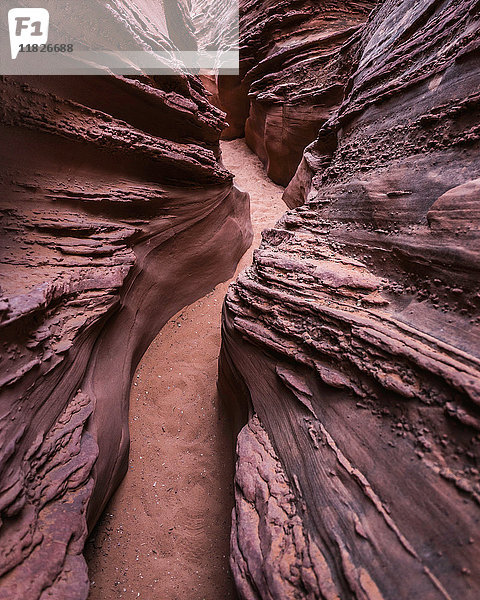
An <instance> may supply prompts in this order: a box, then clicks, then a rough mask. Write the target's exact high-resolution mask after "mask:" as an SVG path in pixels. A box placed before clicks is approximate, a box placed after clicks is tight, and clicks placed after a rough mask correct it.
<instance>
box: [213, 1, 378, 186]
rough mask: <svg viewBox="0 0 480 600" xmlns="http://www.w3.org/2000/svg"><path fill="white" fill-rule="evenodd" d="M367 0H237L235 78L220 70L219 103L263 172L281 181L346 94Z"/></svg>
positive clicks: (229, 132) (231, 133) (228, 133)
mask: <svg viewBox="0 0 480 600" xmlns="http://www.w3.org/2000/svg"><path fill="white" fill-rule="evenodd" d="M373 5H374V2H373V0H361V1H355V2H337V1H334V2H325V1H321V2H312V1H311V0H300V1H299V0H284V1H282V2H273V1H265V0H242V2H241V3H240V32H241V35H240V37H241V40H240V42H241V45H240V56H241V63H240V76H239V77H237V78H233V77H228V76H225V77H224V76H221V77H220V78H219V81H218V93H219V103H220V104H219V106H220V107H221V108H222V110H224V111H225V112H226V113H227V121H228V123H229V127H228V128H227V129H226V130H225V131H224V133H223V137H225V138H228V139H232V138H234V137H241V136H243V134H245V137H246V140H247V143H248V145H249V146H250V147H251V148H252V150H253V151H254V152H255V153H256V154H257V155H258V156H259V157H260V159H261V160H262V162H263V164H264V165H265V168H266V170H267V174H268V176H269V177H270V178H271V179H272V180H273V181H275V182H276V183H279V184H281V185H287V184H288V183H289V181H290V180H291V178H292V177H293V175H294V173H295V171H296V169H297V166H298V164H299V162H300V160H301V158H302V152H303V150H304V148H305V147H306V146H307V145H308V144H309V143H310V142H312V141H313V140H314V139H315V137H316V135H317V133H318V130H319V129H320V127H321V126H322V125H323V124H324V123H325V121H327V119H328V118H329V117H330V116H331V115H332V114H333V113H334V111H335V110H336V109H337V108H338V106H339V104H340V103H341V101H342V99H343V96H344V89H345V86H346V83H347V77H348V74H349V70H348V63H349V59H350V58H351V47H350V45H347V46H344V47H343V54H342V55H341V54H340V49H341V47H342V45H343V44H344V43H345V41H346V40H348V39H350V38H355V37H356V35H355V34H357V33H358V31H359V28H360V25H361V24H362V23H363V22H364V21H365V20H366V18H367V16H368V13H369V11H370V10H371V8H372V6H373Z"/></svg>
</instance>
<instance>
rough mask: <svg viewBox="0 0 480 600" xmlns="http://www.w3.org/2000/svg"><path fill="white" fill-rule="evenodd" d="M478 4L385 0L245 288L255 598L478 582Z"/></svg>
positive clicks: (433, 588)
mask: <svg viewBox="0 0 480 600" xmlns="http://www.w3.org/2000/svg"><path fill="white" fill-rule="evenodd" d="M479 17H480V13H479V4H478V2H475V1H473V0H462V1H461V2H454V1H453V0H451V1H447V2H442V3H438V2H432V1H427V0H426V1H422V2H413V1H412V0H402V1H401V2H396V1H393V0H387V1H386V2H384V3H382V4H381V5H379V7H378V9H377V10H376V11H375V12H374V13H373V15H372V17H371V18H370V20H369V21H368V23H367V25H366V27H365V29H364V30H363V32H362V34H361V36H360V37H359V38H358V40H357V41H356V43H355V46H354V47H353V48H352V52H354V56H355V57H356V59H355V62H354V63H353V64H352V65H351V67H349V68H352V72H353V73H354V75H353V78H352V79H351V81H350V82H349V84H348V87H347V90H348V94H347V96H346V98H345V101H344V102H343V104H342V105H341V107H340V108H339V109H338V111H337V112H336V113H335V114H334V115H333V116H332V118H331V119H330V120H329V121H328V122H327V123H326V124H325V125H324V127H323V128H322V129H321V131H320V133H319V135H318V137H317V139H316V141H315V142H313V143H312V144H311V145H310V146H309V148H308V149H307V150H306V152H305V155H304V159H303V162H302V165H301V166H300V168H299V170H298V172H297V174H296V176H295V178H294V180H293V181H292V183H291V184H290V186H289V188H288V189H287V192H286V199H287V201H288V203H289V205H290V206H292V207H294V206H297V207H298V208H296V209H294V210H290V211H288V212H287V213H286V214H285V216H284V217H283V218H282V219H281V220H280V222H279V223H278V224H277V225H276V226H275V228H273V229H271V230H267V231H266V232H264V236H263V243H262V245H261V247H260V249H259V250H257V251H256V253H255V257H254V262H253V264H252V266H251V267H250V268H248V269H247V270H246V271H245V272H244V273H243V274H242V275H240V277H239V278H238V280H237V281H236V283H235V284H234V285H233V286H232V287H231V288H230V292H229V294H228V296H227V299H226V303H225V310H224V336H223V346H222V352H221V357H220V375H219V388H220V391H221V393H222V396H223V398H224V399H225V401H226V403H227V404H229V405H230V406H231V408H232V414H233V415H234V417H235V420H236V426H237V429H241V427H242V426H244V427H243V429H241V432H240V434H239V437H238V445H237V453H238V458H237V476H236V508H235V511H234V519H233V528H232V556H231V563H232V569H233V571H234V574H235V578H236V581H237V586H238V589H239V592H240V596H241V598H243V599H248V600H251V599H260V598H261V599H267V598H268V599H273V598H274V599H275V600H281V599H283V598H312V599H313V598H342V599H347V598H362V599H374V598H375V599H380V598H385V599H389V600H399V599H405V600H407V599H408V600H410V599H411V598H422V599H426V598H429V599H430V598H442V599H445V598H449V599H456V598H465V599H469V600H475V599H476V598H478V597H479V595H480V583H479V582H480V567H479V564H480V563H479V556H480V554H479V550H478V547H479V544H480V538H479V531H478V520H479V518H480V508H479V502H480V476H479V461H480V418H479V403H480V327H479V324H480V310H479V309H480V289H479V280H480V278H479V275H480V273H479V265H480V237H479V213H478V206H479V203H480V196H479V185H478V179H479V176H480V152H479V150H480V147H479V146H480V126H479V101H480V97H479V89H480V70H479V66H478V65H479V63H478V52H479V40H480V35H479ZM246 422H247V424H246V425H245V423H246Z"/></svg>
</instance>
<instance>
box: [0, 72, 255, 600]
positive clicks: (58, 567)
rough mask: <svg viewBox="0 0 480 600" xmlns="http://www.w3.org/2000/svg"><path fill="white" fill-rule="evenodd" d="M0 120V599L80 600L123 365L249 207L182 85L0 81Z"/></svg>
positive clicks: (115, 453)
mask: <svg viewBox="0 0 480 600" xmlns="http://www.w3.org/2000/svg"><path fill="white" fill-rule="evenodd" d="M0 106H1V109H0V115H1V119H0V137H1V140H2V144H1V145H0V164H1V165H2V167H1V174H0V198H1V208H0V210H1V213H2V232H1V235H0V242H1V246H2V263H3V266H2V277H1V286H2V289H1V292H2V294H1V300H0V311H1V322H0V328H1V338H2V354H1V373H2V381H1V388H0V389H1V396H0V398H1V399H0V406H1V412H0V415H1V416H0V419H1V424H0V436H1V441H0V449H1V450H0V510H1V519H2V521H1V529H0V575H1V576H2V579H1V583H0V598H2V599H3V598H5V599H8V600H13V599H18V600H28V599H37V598H42V600H43V599H46V598H55V599H58V600H60V599H61V600H65V599H67V598H68V599H69V600H76V599H78V600H80V599H83V598H86V596H87V593H88V578H87V572H86V565H85V561H84V559H83V556H82V550H83V544H84V541H85V537H86V535H87V530H88V528H90V527H91V526H92V525H93V524H94V523H95V521H96V519H97V518H98V516H99V514H100V512H101V511H102V509H103V507H104V506H105V503H106V501H107V500H108V498H109V496H110V495H111V494H112V492H113V491H114V490H115V488H116V486H117V485H118V484H119V482H120V481H121V479H122V477H123V475H124V473H125V470H126V468H127V457H128V444H129V435H128V395H129V390H130V383H131V377H132V374H133V372H134V369H135V366H136V364H137V363H138V361H139V359H140V357H141V356H142V354H143V352H144V351H145V349H146V348H147V346H148V345H149V344H150V342H151V340H152V339H153V338H154V336H155V335H156V333H157V332H158V330H159V329H160V328H161V327H162V326H163V324H164V323H165V322H166V321H167V320H168V319H169V318H170V317H171V316H172V315H173V314H175V313H176V312H177V311H178V310H179V309H180V308H181V307H182V306H184V305H186V304H189V303H191V302H192V301H194V300H195V299H197V298H198V297H200V296H202V295H204V294H205V293H207V292H208V291H209V290H210V289H212V288H213V287H214V285H215V284H216V283H218V282H219V281H221V280H224V279H226V278H228V277H229V276H231V275H232V273H233V271H234V268H235V265H236V263H237V261H238V260H239V258H240V256H241V255H242V254H243V252H244V251H245V249H246V248H247V247H248V245H249V243H250V241H251V230H250V222H249V201H248V196H247V194H245V193H242V192H239V191H238V190H237V189H236V188H234V187H233V185H232V176H231V174H230V173H228V172H227V171H226V170H225V169H224V168H223V167H222V166H221V164H220V163H219V161H218V160H217V157H218V155H219V148H218V139H219V136H220V132H221V129H222V126H223V116H222V114H221V113H220V112H219V111H218V110H217V109H215V108H213V107H212V106H211V105H210V104H209V103H208V101H207V100H206V95H205V91H204V89H203V87H202V86H201V84H200V83H199V82H198V80H196V79H194V78H192V77H186V76H177V77H166V78H163V79H162V78H146V77H144V78H140V77H137V78H131V79H128V78H122V77H114V76H111V77H92V78H88V77H82V78H68V77H59V78H37V79H35V78H30V79H28V80H27V79H25V80H22V81H19V80H13V79H5V78H4V79H2V81H1V82H0ZM220 250H221V251H220Z"/></svg>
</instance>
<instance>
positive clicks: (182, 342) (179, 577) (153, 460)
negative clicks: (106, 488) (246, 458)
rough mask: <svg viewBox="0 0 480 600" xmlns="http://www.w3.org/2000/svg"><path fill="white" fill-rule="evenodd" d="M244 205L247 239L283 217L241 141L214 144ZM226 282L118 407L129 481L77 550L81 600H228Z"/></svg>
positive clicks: (187, 317) (177, 327)
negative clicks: (84, 598) (83, 571)
mask: <svg viewBox="0 0 480 600" xmlns="http://www.w3.org/2000/svg"><path fill="white" fill-rule="evenodd" d="M222 152H223V160H224V163H225V165H226V167H227V168H228V169H230V171H232V172H233V173H234V174H235V175H236V178H235V183H236V185H237V187H239V188H241V189H242V190H246V191H247V192H249V193H250V196H251V215H252V223H253V228H254V233H255V239H254V242H253V244H252V247H251V248H250V250H249V251H248V252H247V253H246V254H245V256H244V257H243V258H242V260H241V262H240V264H239V268H238V270H237V272H239V271H240V270H241V269H243V268H244V267H245V266H246V265H247V264H249V263H250V262H251V260H252V252H253V249H254V248H256V247H258V245H259V243H260V233H261V231H262V230H263V229H265V228H266V227H268V226H270V225H273V224H274V223H275V221H276V220H277V219H278V218H279V217H280V216H281V215H282V214H283V212H284V211H285V210H286V206H285V204H284V203H283V202H282V199H281V194H282V191H283V190H282V188H281V187H279V186H277V185H275V184H273V183H272V182H271V181H270V180H269V179H268V178H267V177H266V175H265V173H264V170H263V167H262V165H261V163H260V161H259V160H258V158H257V157H256V156H255V155H254V154H252V152H250V150H249V149H248V148H247V146H246V145H245V142H244V141H243V140H235V141H233V142H223V143H222ZM227 287H228V282H227V283H224V284H220V285H218V286H217V287H216V288H215V289H214V290H213V291H212V292H211V293H210V294H208V295H207V296H205V297H204V298H202V299H201V300H198V301H197V302H196V303H195V304H192V305H191V306H188V307H187V308H185V309H183V310H182V311H180V313H178V314H177V315H176V316H175V317H173V318H172V319H171V320H170V321H169V322H168V323H167V325H166V326H165V327H164V328H163V329H162V331H161V332H160V334H159V335H158V336H157V338H156V339H155V341H154V342H153V343H152V345H151V346H150V347H149V349H148V350H147V352H146V353H145V355H144V357H143V358H142V360H141V362H140V365H139V367H138V369H137V372H136V374H135V377H134V384H133V386H132V392H131V396H130V432H131V450H130V464H129V471H128V474H127V476H126V477H125V479H124V481H123V483H122V485H121V486H120V488H119V490H118V491H117V493H116V494H115V496H114V497H113V499H112V501H111V502H110V504H109V506H108V507H107V510H106V513H105V515H104V516H103V518H102V519H101V521H100V522H99V524H98V525H97V528H96V529H95V531H94V533H93V535H92V536H91V538H90V540H89V541H88V543H87V548H86V556H87V561H88V564H89V571H90V581H91V592H90V596H89V600H116V599H117V598H125V599H134V598H140V599H141V598H144V599H146V600H202V599H204V600H228V599H234V598H235V597H236V595H235V591H234V587H233V583H232V579H231V575H230V572H229V566H228V551H229V550H228V548H229V529H230V514H231V509H232V506H233V490H232V480H233V457H232V442H231V437H230V430H229V426H228V422H227V421H226V418H225V416H224V415H223V414H222V411H221V409H220V407H219V402H218V398H217V393H216V379H217V358H218V353H219V349H220V318H221V308H222V302H223V298H224V296H225V293H226V291H227Z"/></svg>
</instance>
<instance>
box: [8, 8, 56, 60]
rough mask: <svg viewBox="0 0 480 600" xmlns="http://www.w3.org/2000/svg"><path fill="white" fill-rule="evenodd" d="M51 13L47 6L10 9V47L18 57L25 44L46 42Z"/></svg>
mask: <svg viewBox="0 0 480 600" xmlns="http://www.w3.org/2000/svg"><path fill="white" fill-rule="evenodd" d="M49 22H50V15H49V12H48V10H47V9H46V8H12V9H11V10H9V11H8V29H9V31H10V49H11V51H12V59H16V58H17V56H18V53H19V51H20V46H21V45H22V44H23V45H25V44H38V45H41V44H46V43H47V41H48V26H49Z"/></svg>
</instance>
